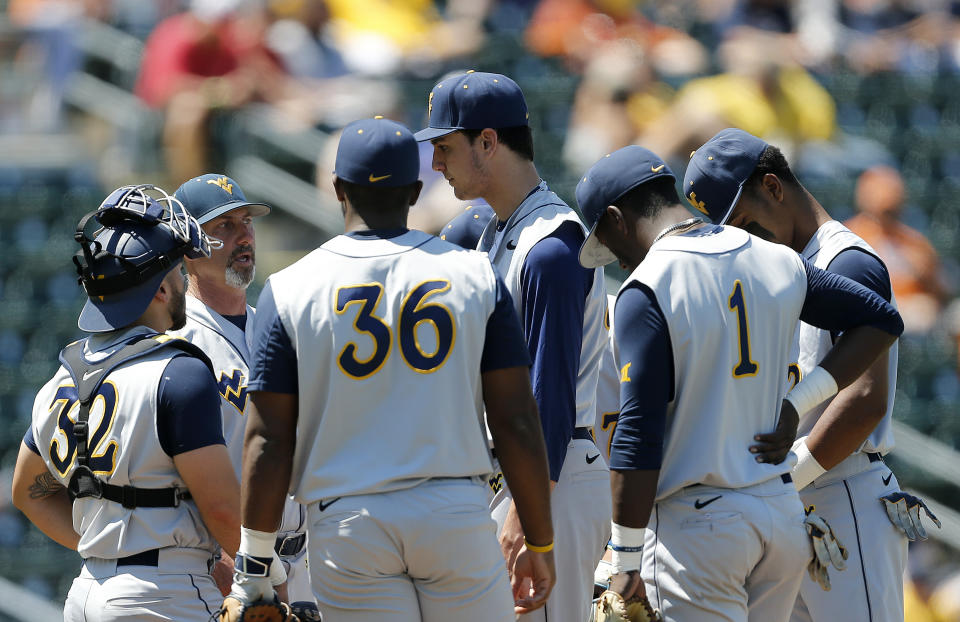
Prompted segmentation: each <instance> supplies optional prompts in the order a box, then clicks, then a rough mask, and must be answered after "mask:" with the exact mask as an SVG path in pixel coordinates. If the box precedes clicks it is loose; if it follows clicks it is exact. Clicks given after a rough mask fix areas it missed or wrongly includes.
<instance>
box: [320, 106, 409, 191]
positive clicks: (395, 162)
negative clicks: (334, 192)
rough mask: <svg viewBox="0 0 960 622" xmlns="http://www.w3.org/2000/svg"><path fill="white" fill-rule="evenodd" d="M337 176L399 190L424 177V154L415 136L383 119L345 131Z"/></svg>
mask: <svg viewBox="0 0 960 622" xmlns="http://www.w3.org/2000/svg"><path fill="white" fill-rule="evenodd" d="M333 172H334V174H335V175H336V176H337V177H339V178H340V179H342V180H344V181H348V182H350V183H352V184H357V185H360V186H377V187H382V188H397V187H399V186H409V185H410V184H412V183H414V182H415V181H417V179H419V177H420V152H419V150H418V149H417V141H416V140H414V138H413V134H412V133H411V132H410V130H408V129H407V128H406V127H404V126H403V125H400V124H399V123H397V122H396V121H391V120H390V119H384V118H383V117H381V116H377V117H374V118H372V119H360V120H359V121H354V122H353V123H351V124H349V125H347V127H345V128H343V134H342V135H341V136H340V144H339V145H338V146H337V163H336V166H335V168H334V171H333Z"/></svg>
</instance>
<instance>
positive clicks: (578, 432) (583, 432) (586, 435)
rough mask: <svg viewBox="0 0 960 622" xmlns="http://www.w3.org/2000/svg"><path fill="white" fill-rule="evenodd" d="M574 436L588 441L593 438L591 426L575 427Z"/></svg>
mask: <svg viewBox="0 0 960 622" xmlns="http://www.w3.org/2000/svg"><path fill="white" fill-rule="evenodd" d="M573 438H579V439H583V440H587V441H592V440H593V434H590V428H574V429H573Z"/></svg>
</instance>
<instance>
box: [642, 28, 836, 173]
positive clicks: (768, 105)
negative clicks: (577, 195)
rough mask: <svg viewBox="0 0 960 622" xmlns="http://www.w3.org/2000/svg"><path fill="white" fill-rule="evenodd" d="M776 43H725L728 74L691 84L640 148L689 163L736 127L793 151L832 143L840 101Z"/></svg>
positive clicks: (751, 34) (758, 38)
mask: <svg viewBox="0 0 960 622" xmlns="http://www.w3.org/2000/svg"><path fill="white" fill-rule="evenodd" d="M771 37H775V35H767V34H764V33H760V32H758V31H738V34H737V36H735V37H733V38H731V39H729V40H727V41H725V42H724V43H723V45H722V46H721V48H720V50H719V51H718V53H719V55H720V59H721V63H722V64H723V66H724V68H725V72H724V73H721V74H718V75H714V76H708V77H704V78H697V79H695V80H691V81H689V82H688V83H687V84H685V85H684V86H683V87H682V88H681V89H680V91H679V92H678V93H677V97H676V99H675V101H674V102H673V104H672V105H671V106H670V109H669V110H668V111H667V112H666V113H664V114H663V115H662V116H661V117H660V119H659V120H658V121H657V123H655V124H652V125H651V126H650V127H649V128H648V129H647V130H646V131H643V132H641V134H640V137H639V139H638V140H637V143H638V144H641V145H644V146H645V147H647V148H648V149H651V150H652V151H654V152H655V153H659V154H661V155H662V156H663V157H664V158H668V159H669V158H677V157H679V156H681V155H682V156H686V155H687V154H688V153H690V151H692V150H694V149H697V148H698V147H700V145H702V144H703V143H704V142H705V141H706V140H707V139H709V138H710V137H711V136H713V135H714V134H715V133H716V132H718V131H720V130H721V129H723V128H725V127H731V126H732V127H739V128H741V129H743V130H745V131H747V132H750V133H751V134H754V135H756V136H761V137H764V138H766V139H768V140H774V141H778V142H779V143H780V144H786V145H791V146H797V145H802V144H803V143H804V142H806V141H811V140H828V139H830V138H831V137H832V136H833V135H834V131H835V130H836V107H835V105H834V102H833V98H832V97H831V96H830V94H829V93H828V92H827V91H826V90H825V89H824V88H823V87H822V86H821V85H820V84H819V83H818V82H817V81H816V80H814V78H813V77H812V76H811V75H810V74H809V73H807V71H806V70H804V69H803V68H802V67H801V66H799V65H797V64H795V63H793V62H792V61H791V60H790V59H789V58H784V57H783V56H782V54H781V53H782V50H779V49H778V48H777V45H776V43H777V39H775V38H771Z"/></svg>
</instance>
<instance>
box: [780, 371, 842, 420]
mask: <svg viewBox="0 0 960 622" xmlns="http://www.w3.org/2000/svg"><path fill="white" fill-rule="evenodd" d="M838 390H839V388H838V387H837V380H836V378H834V377H833V376H832V375H831V374H830V372H828V371H827V370H825V369H824V368H822V367H820V366H819V365H817V366H816V367H814V368H813V369H812V370H810V373H809V374H807V375H806V376H804V378H803V380H801V381H800V382H799V383H797V386H795V387H793V389H791V390H790V392H789V393H787V395H786V397H784V398H783V399H785V400H787V401H788V402H790V403H791V404H792V405H793V408H794V410H796V411H797V415H799V416H801V417H802V416H803V415H804V414H806V413H807V412H809V411H811V410H813V408H815V407H816V406H819V405H820V404H821V403H823V402H824V401H826V400H828V399H830V398H831V397H833V396H834V395H836V394H837V391H838Z"/></svg>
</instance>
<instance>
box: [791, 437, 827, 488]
mask: <svg viewBox="0 0 960 622" xmlns="http://www.w3.org/2000/svg"><path fill="white" fill-rule="evenodd" d="M793 451H794V453H796V454H797V465H796V466H795V467H793V471H792V472H791V477H793V485H794V486H796V487H797V490H798V491H800V490H803V489H804V488H806V487H807V486H809V485H810V482H812V481H813V480H815V479H817V478H818V477H820V476H821V475H823V474H824V473H826V472H827V470H826V469H825V468H823V467H822V466H821V465H820V463H819V462H817V459H816V458H814V457H813V454H812V453H810V448H809V447H807V437H806V436H804V437H803V438H801V439H798V441H797V442H796V443H794V444H793Z"/></svg>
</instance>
